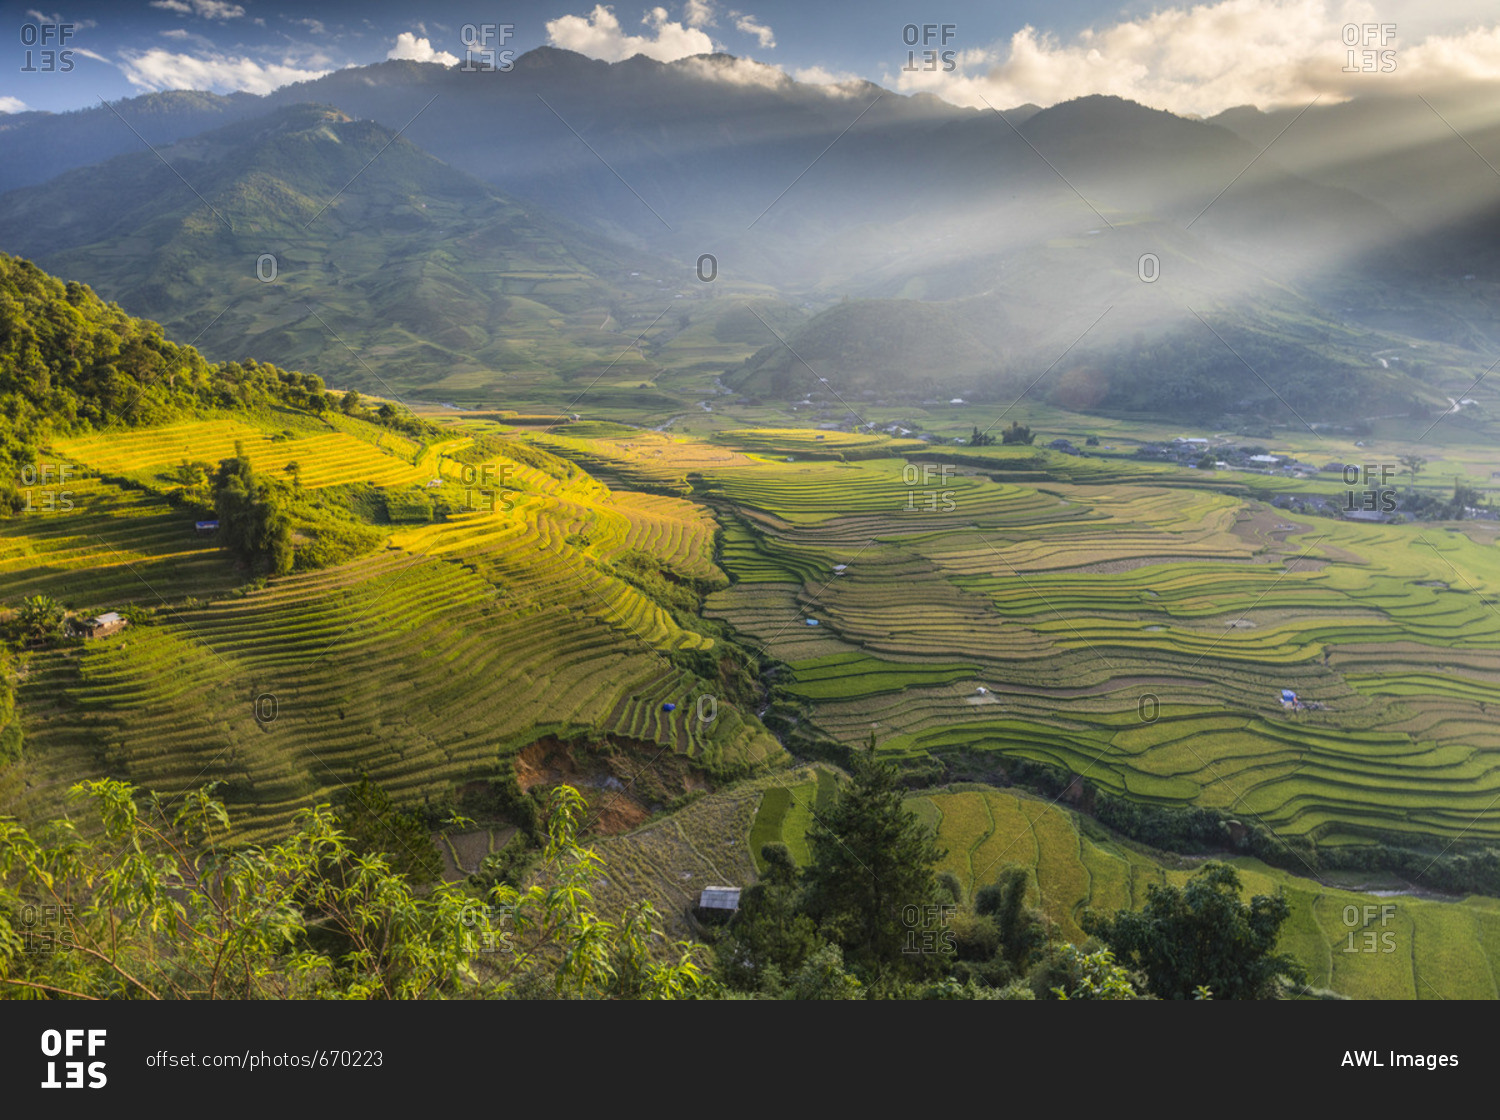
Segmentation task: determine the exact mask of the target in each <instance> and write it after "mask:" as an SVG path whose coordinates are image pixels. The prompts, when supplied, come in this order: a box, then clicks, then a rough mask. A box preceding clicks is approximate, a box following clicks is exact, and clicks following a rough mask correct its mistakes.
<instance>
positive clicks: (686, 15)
mask: <svg viewBox="0 0 1500 1120" xmlns="http://www.w3.org/2000/svg"><path fill="white" fill-rule="evenodd" d="M682 22H683V23H685V24H687V25H688V26H689V27H714V26H716V25H717V24H718V21H717V20H716V19H714V4H713V0H687V3H686V4H684V5H683V6H682Z"/></svg>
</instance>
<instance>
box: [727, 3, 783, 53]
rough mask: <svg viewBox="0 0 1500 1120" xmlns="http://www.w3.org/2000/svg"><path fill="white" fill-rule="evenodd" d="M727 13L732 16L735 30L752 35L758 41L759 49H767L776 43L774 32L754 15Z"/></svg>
mask: <svg viewBox="0 0 1500 1120" xmlns="http://www.w3.org/2000/svg"><path fill="white" fill-rule="evenodd" d="M729 14H730V15H731V16H733V17H734V28H735V30H736V31H741V32H743V33H744V34H746V35H754V36H755V38H756V39H757V40H758V41H759V42H760V49H761V50H763V51H768V50H770V49H771V48H772V47H774V46H775V45H776V35H775V33H774V32H772V30H771V29H770V28H769V27H767V26H766V25H765V24H763V23H761V22H760V21H759V20H757V19H756V18H755V17H754V16H751V15H745V14H744V13H743V12H730V13H729Z"/></svg>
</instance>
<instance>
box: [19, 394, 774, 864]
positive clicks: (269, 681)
mask: <svg viewBox="0 0 1500 1120" xmlns="http://www.w3.org/2000/svg"><path fill="white" fill-rule="evenodd" d="M261 435H262V433H259V430H258V429H255V428H252V427H250V426H248V425H243V424H240V423H238V422H234V421H209V422H205V424H204V425H203V426H202V428H201V430H196V429H194V428H193V427H192V426H181V425H174V426H172V427H171V428H169V429H158V430H154V431H148V432H142V433H129V436H130V438H129V439H128V440H126V439H122V440H119V441H114V440H111V441H107V443H106V444H104V445H99V446H91V445H89V444H88V443H86V442H82V441H80V442H78V443H72V444H69V445H68V447H67V449H66V454H67V455H68V456H70V457H71V459H72V460H75V461H79V462H80V464H81V466H84V467H88V468H90V469H91V470H95V471H100V470H102V471H103V472H104V473H112V472H115V471H119V472H122V473H125V474H129V475H130V476H131V477H134V478H140V477H142V475H143V474H144V473H147V472H150V471H152V470H154V469H156V468H157V467H161V466H170V465H172V464H174V463H175V462H178V461H180V460H181V459H182V458H189V459H212V458H213V457H214V456H215V455H219V454H233V447H234V442H235V440H241V441H243V442H244V443H245V445H246V448H247V450H248V451H249V452H250V454H251V455H252V461H255V459H256V457H258V456H259V455H260V451H259V450H257V449H255V445H253V444H252V439H255V438H260V436H261ZM317 441H321V442H317ZM273 446H276V447H277V448H282V447H296V448H297V451H296V455H297V458H298V461H299V463H301V465H302V468H303V471H304V476H305V478H306V479H307V480H308V481H307V484H309V485H311V484H312V479H315V478H316V479H318V480H320V484H322V485H333V484H334V483H336V482H338V481H342V480H347V479H349V478H352V477H354V475H353V474H352V473H351V472H357V473H358V476H359V477H360V478H361V479H363V480H379V479H382V478H384V479H387V480H388V482H389V485H392V486H395V485H402V486H406V485H408V484H409V483H410V481H411V480H412V479H413V478H421V479H426V478H430V477H432V476H433V474H434V472H438V475H439V477H441V478H443V479H444V480H445V485H448V486H454V487H459V488H462V487H464V486H465V485H466V484H468V483H478V482H479V481H480V480H484V482H485V483H487V484H488V486H489V488H490V489H492V490H494V491H495V492H496V493H495V499H496V500H494V501H492V502H490V503H488V504H487V505H486V504H480V507H479V508H476V509H472V510H469V511H467V512H463V513H460V514H458V515H456V516H454V517H452V518H451V519H450V520H447V521H444V522H438V523H432V524H424V525H418V526H413V527H403V528H397V529H395V531H394V532H392V533H391V535H390V537H389V539H388V540H387V543H386V546H385V548H384V549H383V550H381V551H378V552H376V553H374V554H372V555H367V556H364V557H362V558H359V559H357V560H354V561H351V562H349V563H346V564H342V565H339V566H336V567H333V568H327V569H323V570H320V571H313V572H305V573H297V574H293V575H289V576H285V577H279V578H276V579H273V580H271V581H270V582H269V585H268V586H266V587H265V588H263V589H261V590H253V589H252V590H249V591H248V593H246V592H244V591H242V590H239V591H234V593H233V594H230V593H229V592H230V591H231V590H232V588H233V585H234V584H235V583H237V582H239V581H240V580H242V579H243V576H240V577H238V578H236V577H235V575H234V570H233V565H232V564H231V563H230V562H229V560H228V558H227V556H226V555H225V554H224V553H223V552H222V551H221V550H219V549H217V548H215V547H213V545H212V539H211V538H207V539H206V538H200V537H197V536H195V535H194V533H193V531H192V523H191V519H190V518H187V517H184V516H183V515H182V514H180V513H178V512H177V511H175V510H172V509H171V508H170V507H169V506H167V505H166V504H165V502H163V501H162V500H161V498H160V496H159V495H158V494H154V493H152V492H150V491H149V490H123V489H121V488H119V487H118V486H115V485H113V484H110V483H105V482H102V481H100V480H98V479H97V478H89V479H86V480H84V481H83V482H81V483H79V484H78V487H77V488H78V491H79V493H78V496H77V501H76V503H75V506H74V508H73V509H72V510H71V511H68V512H67V513H56V514H49V515H47V516H45V517H44V516H42V515H38V516H36V517H34V518H32V519H30V520H27V519H18V520H17V519H13V520H12V521H11V522H9V523H7V524H6V526H5V535H4V537H3V538H0V605H3V606H7V607H8V606H14V605H15V604H17V603H18V602H19V600H20V598H21V597H23V596H24V595H27V594H32V593H35V592H38V591H47V592H48V593H52V594H55V595H57V596H59V597H60V598H63V599H64V600H65V601H67V602H68V604H69V605H71V606H74V607H77V608H80V609H81V608H84V607H85V606H86V607H87V608H88V609H90V610H103V609H113V608H118V607H121V606H123V605H125V604H126V603H129V602H135V603H141V604H144V605H147V606H151V607H153V608H155V609H156V619H155V621H154V623H153V624H152V625H148V626H139V627H132V628H129V629H127V630H126V631H124V632H122V633H121V634H119V635H116V636H114V637H112V638H110V639H106V640H103V641H99V642H94V643H88V644H86V645H84V646H82V647H81V648H67V647H64V648H58V649H52V650H46V651H37V652H33V653H31V654H29V655H28V656H27V658H26V664H25V667H24V676H23V678H22V680H21V682H20V688H19V700H20V707H21V711H22V713H23V727H24V731H25V735H26V749H25V753H24V756H23V761H22V762H21V763H20V764H18V765H16V766H12V767H9V768H7V769H6V771H5V772H4V777H3V779H0V799H3V801H4V805H5V811H7V812H17V813H21V814H22V815H26V816H34V815H41V814H43V813H46V812H50V811H55V810H56V809H58V808H59V807H60V806H61V804H62V794H63V792H64V790H65V789H66V787H67V786H68V785H70V784H71V783H73V782H75V781H77V780H80V779H82V778H85V777H89V776H95V775H100V774H110V775H116V776H121V777H125V778H128V779H129V780H131V781H133V782H135V783H136V784H138V785H139V786H141V787H143V788H150V789H155V790H159V791H162V792H164V793H178V792H181V791H184V790H186V789H189V788H192V787H195V786H198V785H202V784H203V783H205V782H208V781H219V782H223V783H225V785H224V788H223V792H224V794H225V796H226V797H227V799H228V800H229V801H230V803H231V805H232V807H233V808H234V810H235V816H236V819H237V820H241V821H244V822H246V823H245V831H244V835H245V836H246V838H265V837H271V836H275V835H277V834H278V833H280V832H282V831H284V830H285V829H286V828H287V827H288V825H289V823H290V821H291V819H292V816H293V814H294V813H295V812H296V811H297V810H298V809H299V808H301V807H303V806H305V805H307V804H309V803H311V802H313V801H316V800H321V799H327V798H329V797H331V796H332V795H333V794H334V793H336V791H337V790H338V789H339V788H340V787H341V786H342V785H343V784H345V783H346V782H348V781H351V780H353V779H354V778H355V777H357V776H359V775H368V776H369V777H370V778H372V779H373V780H375V781H377V782H379V783H380V784H381V785H383V786H385V787H386V788H388V789H389V790H390V791H391V792H392V793H393V794H394V795H395V796H397V797H398V798H400V799H402V800H403V801H405V802H406V803H422V802H441V801H443V800H444V799H445V798H447V797H450V796H451V795H452V792H453V790H454V788H455V787H456V786H457V785H459V784H461V783H463V782H464V781H467V780H471V779H472V778H474V777H476V776H478V777H484V776H486V775H489V774H493V773H495V772H496V770H497V768H498V767H500V766H502V765H504V764H505V760H506V759H507V757H508V756H509V754H510V753H511V752H513V751H515V750H517V749H519V748H520V747H522V746H524V745H526V744H527V743H529V742H533V741H535V740H536V739H537V738H539V737H542V736H548V735H551V736H556V737H558V738H560V739H575V738H581V739H583V740H585V741H599V740H602V739H603V738H604V737H609V738H611V739H613V740H614V741H615V742H616V743H617V744H620V745H623V746H625V747H626V748H628V749H638V750H641V751H644V752H646V757H651V756H652V755H653V754H655V753H656V752H658V751H661V750H663V749H669V750H674V751H676V752H678V753H680V754H682V755H685V756H688V757H690V758H692V759H694V760H695V761H697V762H698V763H699V764H700V765H702V766H703V767H704V768H705V769H706V770H708V771H709V772H710V773H719V774H728V773H735V772H742V771H744V770H746V769H747V768H752V767H754V766H757V765H759V764H761V763H764V762H766V761H767V760H769V759H771V758H774V757H776V756H778V755H780V754H781V748H780V747H779V745H778V744H777V743H776V741H775V740H774V739H773V738H772V737H771V736H770V735H769V734H768V733H767V732H766V731H765V729H764V728H762V727H761V726H760V725H759V723H758V722H756V721H755V720H754V719H753V718H751V717H747V716H745V715H744V714H742V713H741V712H739V711H738V710H737V709H736V708H735V707H734V706H733V704H731V703H729V702H728V701H727V700H726V699H723V698H719V697H716V698H715V702H714V703H713V705H711V706H710V707H707V708H704V709H701V710H700V709H699V707H698V705H697V700H698V698H699V697H703V696H706V695H709V694H711V689H710V687H709V685H708V683H707V682H705V681H702V680H699V679H698V678H696V677H695V676H693V674H692V673H690V672H688V671H686V670H684V669H682V668H680V667H678V666H677V665H676V664H674V662H673V661H672V660H671V658H670V656H669V655H670V654H671V653H672V652H673V651H679V650H692V649H700V648H708V647H709V646H711V645H712V639H711V638H708V637H706V636H704V635H702V634H699V633H698V632H696V631H694V630H691V629H686V628H684V627H683V626H682V625H680V624H679V623H678V622H676V621H675V620H674V619H673V618H672V616H671V615H669V614H668V613H667V612H665V611H664V610H662V608H661V607H660V606H658V605H657V604H656V603H655V602H654V601H653V600H651V599H649V598H648V597H647V596H645V595H644V594H642V593H641V592H639V591H638V590H637V589H636V588H634V587H633V586H631V585H629V584H628V583H626V582H624V581H622V580H621V579H620V578H619V577H618V576H617V575H616V574H615V573H614V571H613V569H612V567H611V562H612V560H614V559H615V558H617V557H619V556H620V555H621V554H622V553H625V552H627V551H630V550H642V551H645V552H647V553H650V554H651V555H652V556H654V557H655V558H656V559H657V562H658V563H659V564H660V565H661V566H662V567H663V568H664V569H666V570H667V571H669V572H673V573H677V574H678V575H680V576H681V577H682V578H698V579H705V580H709V581H711V582H712V581H718V582H722V581H723V576H722V574H720V573H719V570H718V569H717V567H716V566H715V564H714V560H713V540H714V528H715V526H714V522H713V520H712V518H711V516H710V515H709V514H708V513H707V512H706V511H705V510H704V509H703V508H702V507H700V506H698V505H695V504H692V503H689V502H686V501H683V500H681V499H676V498H671V497H666V496H662V495H657V494H644V493H617V492H614V491H611V490H609V489H608V488H606V487H605V486H603V485H601V484H600V483H598V482H597V481H595V480H594V479H592V478H590V477H589V476H588V475H586V474H585V473H584V472H582V471H580V470H578V468H577V467H575V466H573V465H572V464H570V463H567V462H565V461H562V460H557V459H553V458H551V457H550V456H546V455H544V454H542V453H540V452H538V451H536V450H535V449H531V450H527V451H526V452H525V453H524V454H520V453H518V455H517V457H516V458H515V459H510V458H508V457H505V456H503V455H502V456H497V457H496V458H494V459H493V460H491V461H489V462H488V463H485V464H479V465H478V466H476V465H475V464H473V463H469V464H462V463H460V462H458V461H457V460H455V459H453V458H451V457H448V456H439V455H438V454H437V453H436V452H435V451H433V450H429V451H428V452H427V453H425V454H423V455H420V456H415V457H416V458H417V464H418V465H417V466H413V465H412V464H411V463H410V462H403V461H402V460H401V459H399V458H397V457H396V456H395V455H394V454H387V453H386V452H384V451H382V450H381V449H380V448H378V447H376V446H375V445H374V444H372V443H370V442H368V441H366V440H363V439H359V438H355V437H354V436H350V435H348V434H347V433H344V432H339V433H334V434H331V435H329V436H327V437H326V439H325V438H324V437H322V436H317V435H307V436H301V437H299V438H297V439H289V440H285V441H277V442H275V443H274V444H273ZM462 446H463V445H462V444H460V443H451V444H443V445H439V450H443V451H447V452H453V451H455V450H461V449H462ZM304 448H307V449H313V448H323V449H324V450H325V451H326V452H327V454H326V455H324V456H323V457H321V458H319V457H318V456H317V455H316V454H312V455H309V454H304V453H303V451H304ZM414 448H415V445H413V446H412V447H406V448H402V449H401V450H402V451H403V453H412V452H413V450H414ZM85 456H96V457H98V458H99V460H100V461H101V462H102V466H101V465H99V463H96V462H95V461H93V460H91V459H85V458H84V457H85ZM485 468H488V470H486V469H485ZM382 472H386V473H382ZM502 495H503V496H502ZM39 561H45V563H39ZM669 703H670V704H675V710H674V711H671V712H668V711H665V710H664V705H666V704H669ZM703 712H707V713H709V715H708V718H706V719H705V718H702V713H703Z"/></svg>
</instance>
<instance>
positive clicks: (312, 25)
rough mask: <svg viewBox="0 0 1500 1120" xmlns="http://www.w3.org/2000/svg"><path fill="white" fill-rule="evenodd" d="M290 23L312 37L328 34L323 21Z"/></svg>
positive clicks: (305, 20) (302, 20) (296, 21)
mask: <svg viewBox="0 0 1500 1120" xmlns="http://www.w3.org/2000/svg"><path fill="white" fill-rule="evenodd" d="M292 22H293V23H294V24H296V25H297V26H298V27H305V28H307V29H308V30H309V31H311V32H312V33H313V34H314V35H327V34H328V28H327V27H326V26H324V24H323V21H322V20H320V19H294V20H292ZM417 26H418V27H420V26H421V24H418V25H417Z"/></svg>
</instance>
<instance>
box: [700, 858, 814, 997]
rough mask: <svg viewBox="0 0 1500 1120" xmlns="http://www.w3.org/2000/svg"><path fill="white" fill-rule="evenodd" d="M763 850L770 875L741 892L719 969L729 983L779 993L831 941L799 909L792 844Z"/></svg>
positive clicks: (722, 944) (721, 947) (719, 953)
mask: <svg viewBox="0 0 1500 1120" xmlns="http://www.w3.org/2000/svg"><path fill="white" fill-rule="evenodd" d="M760 854H761V859H762V860H763V861H764V863H765V865H766V869H765V873H764V874H763V875H762V876H761V878H760V881H759V882H758V883H755V884H754V885H753V886H749V887H746V888H745V889H744V890H743V891H741V892H740V908H739V912H738V913H737V914H736V915H735V918H734V924H733V925H732V926H730V928H729V929H728V930H727V931H726V932H725V935H724V937H723V938H722V939H721V940H720V941H719V943H718V945H717V947H716V950H717V952H716V956H717V967H716V969H715V973H716V975H718V976H719V977H720V978H721V979H723V981H724V982H725V983H727V984H728V985H729V986H730V987H733V988H737V989H740V990H742V991H760V992H762V993H764V994H767V995H774V994H778V993H779V991H780V990H781V983H782V979H783V978H784V977H788V976H793V975H794V974H796V973H797V971H798V970H799V969H801V968H802V966H803V965H804V964H805V963H806V962H807V961H808V959H809V958H810V957H811V956H812V955H813V954H814V953H815V952H816V951H817V950H818V949H819V948H820V947H822V946H823V945H824V944H826V943H825V942H824V940H823V938H822V937H820V936H819V935H818V927H817V924H816V923H815V922H814V921H813V920H812V918H810V917H808V916H807V915H806V914H803V913H801V912H800V911H799V904H800V901H801V887H800V886H799V884H798V882H797V865H796V864H795V863H794V862H793V861H792V854H791V852H790V851H789V850H788V849H787V846H786V845H785V844H766V845H764V846H762V848H761V850H760Z"/></svg>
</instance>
